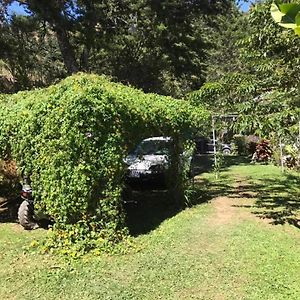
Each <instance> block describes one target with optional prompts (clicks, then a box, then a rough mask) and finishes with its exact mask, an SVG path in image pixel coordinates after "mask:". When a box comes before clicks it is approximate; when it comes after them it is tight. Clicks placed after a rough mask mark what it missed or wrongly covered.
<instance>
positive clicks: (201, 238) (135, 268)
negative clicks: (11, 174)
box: [0, 163, 300, 300]
mask: <svg viewBox="0 0 300 300" xmlns="http://www.w3.org/2000/svg"><path fill="white" fill-rule="evenodd" d="M297 178H298V176H297V175H295V174H287V175H285V176H282V175H281V174H280V170H279V169H278V168H276V167H273V166H262V165H247V164H245V163H240V164H233V163H231V166H230V165H228V166H226V168H225V169H224V170H223V172H222V173H221V179H219V180H215V179H214V176H213V174H211V173H205V174H203V175H201V176H200V177H198V178H197V180H196V184H197V185H198V188H199V189H200V190H201V189H202V190H203V193H204V194H203V195H202V197H201V199H200V200H201V201H204V200H207V201H208V202H205V201H204V203H202V204H199V205H196V206H194V207H193V208H190V209H186V210H184V211H181V212H178V213H177V214H175V213H171V214H168V213H165V214H162V215H163V216H165V217H168V218H165V219H163V218H158V219H157V220H156V222H154V223H153V222H151V220H149V218H152V217H153V215H151V214H149V213H148V214H146V217H145V219H144V222H145V223H147V222H148V223H151V226H150V227H149V230H142V232H143V233H144V234H141V235H139V236H137V237H135V238H134V243H136V244H137V245H138V247H139V248H140V251H139V252H132V253H130V254H126V255H118V256H117V255H115V256H107V255H103V256H99V257H92V256H85V257H83V258H82V259H79V260H76V261H67V260H64V259H62V258H58V257H54V256H51V255H41V254H38V253H33V252H32V251H31V250H30V251H27V250H26V249H25V248H24V246H27V245H29V244H30V242H31V241H33V240H36V239H37V240H38V239H40V238H42V237H43V236H45V235H46V232H45V231H43V230H37V231H34V232H25V231H23V230H20V228H19V227H18V225H16V224H11V223H6V224H0V258H1V260H0V261H1V268H0V299H22V300H23V299H24V300H26V299H33V298H38V299H56V298H59V299H268V300H269V299H278V300H279V299H280V300H281V299H300V272H299V271H300V260H299V252H300V231H299V229H298V228H297V227H295V226H294V224H293V223H292V222H288V221H284V222H282V223H281V224H283V225H275V223H276V222H275V223H272V220H273V219H271V215H268V217H269V218H267V215H264V213H266V214H267V213H268V212H269V210H273V211H274V210H275V211H277V210H280V209H282V210H284V209H286V207H288V206H289V205H290V204H289V202H290V198H291V197H288V196H287V195H290V196H291V195H292V198H293V199H294V200H293V201H294V202H293V203H294V206H293V207H292V212H293V213H295V214H296V213H297V211H298V208H297V206H296V204H295V202H296V196H297V195H299V184H298V181H297V180H298V179H297ZM237 180H240V181H243V182H246V181H247V182H248V183H250V184H251V185H247V187H246V188H247V191H248V192H249V191H257V192H258V194H257V197H256V198H255V199H251V201H252V202H251V203H252V204H251V205H241V206H240V207H239V208H237V209H238V210H239V211H240V212H242V213H245V214H247V217H246V218H244V219H237V220H236V221H235V222H229V223H226V224H223V225H218V224H217V223H215V222H214V220H215V216H216V215H215V214H216V211H215V207H214V200H213V199H214V198H215V197H218V196H224V195H227V196H228V197H230V196H231V195H232V194H233V193H234V192H235V189H236V187H235V186H234V183H235V182H236V181H237ZM278 195H279V196H278ZM278 197H279V198H280V199H281V202H280V206H279V204H278V201H279V200H278ZM272 201H273V202H272ZM241 203H242V204H244V202H243V201H242V202H241ZM267 204H268V205H267ZM270 205H274V208H273V209H272V208H270ZM262 216H264V217H266V218H267V219H268V220H270V222H271V223H272V224H274V225H272V224H267V223H266V222H263V221H261V217H262ZM289 217H290V218H293V217H294V218H296V217H295V216H294V215H293V214H292V215H290V216H289ZM142 219H143V218H142V217H140V219H139V222H142ZM276 224H279V223H278V222H277V223H276Z"/></svg>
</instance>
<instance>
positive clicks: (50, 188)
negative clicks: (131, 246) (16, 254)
mask: <svg viewBox="0 0 300 300" xmlns="http://www.w3.org/2000/svg"><path fill="white" fill-rule="evenodd" d="M1 99H2V101H0V154H1V156H2V157H5V156H7V155H10V156H12V157H13V159H14V160H15V161H16V162H17V164H18V167H19V169H20V170H21V171H22V172H25V173H27V174H29V175H30V176H31V181H32V187H33V191H34V198H35V203H36V205H37V206H38V207H39V208H42V209H43V210H45V211H46V212H47V213H48V214H49V215H51V216H52V217H53V218H54V219H55V221H56V223H55V226H54V230H53V234H54V238H52V239H51V241H52V242H51V243H50V242H49V243H48V245H50V246H51V245H52V246H54V247H60V248H61V247H63V248H67V247H69V246H68V245H74V244H76V245H80V247H81V249H84V251H85V250H89V249H91V248H96V247H98V246H99V245H100V244H101V245H103V241H109V242H111V243H115V242H118V241H119V240H121V239H122V237H123V236H124V235H126V234H127V230H126V226H125V222H124V219H125V218H124V212H123V208H122V203H121V200H120V194H121V189H122V186H123V178H124V164H123V161H122V159H123V157H124V156H125V155H126V152H127V149H128V148H129V147H130V146H132V145H133V144H135V143H136V142H137V141H139V140H141V139H142V138H144V137H148V136H153V135H165V136H167V135H169V136H172V137H174V140H180V139H181V136H182V135H183V134H184V133H186V132H187V131H189V130H191V129H192V128H201V127H202V126H203V124H204V123H205V122H206V120H207V119H208V113H207V112H206V111H205V110H204V109H202V108H198V107H194V106H192V105H190V104H188V103H187V102H185V101H182V100H175V99H172V98H170V97H163V96H159V95H155V94H145V93H143V92H142V91H139V90H136V89H133V88H130V87H126V86H123V85H121V84H116V83H112V82H110V81H108V80H107V79H106V78H105V77H101V76H96V75H87V74H78V75H74V76H71V77H69V78H67V79H65V80H63V81H62V82H61V83H59V84H57V85H53V86H51V87H49V88H46V89H39V90H34V91H31V92H20V93H18V94H16V95H12V96H6V97H3V96H2V97H1ZM175 178H176V176H175ZM104 244H105V243H104ZM76 247H77V246H76Z"/></svg>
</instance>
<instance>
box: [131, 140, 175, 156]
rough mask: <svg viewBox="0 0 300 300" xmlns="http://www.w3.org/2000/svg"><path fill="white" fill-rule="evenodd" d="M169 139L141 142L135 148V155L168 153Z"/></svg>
mask: <svg viewBox="0 0 300 300" xmlns="http://www.w3.org/2000/svg"><path fill="white" fill-rule="evenodd" d="M170 145H171V142H170V141H166V140H148V141H143V142H141V143H140V144H139V145H138V146H137V148H136V150H135V154H136V155H168V154H169V152H170Z"/></svg>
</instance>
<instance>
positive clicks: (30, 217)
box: [18, 200, 39, 230]
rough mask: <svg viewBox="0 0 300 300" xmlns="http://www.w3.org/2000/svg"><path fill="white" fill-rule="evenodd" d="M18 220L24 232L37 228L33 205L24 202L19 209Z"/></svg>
mask: <svg viewBox="0 0 300 300" xmlns="http://www.w3.org/2000/svg"><path fill="white" fill-rule="evenodd" d="M18 220H19V223H20V224H21V225H22V226H23V227H24V228H25V229H26V230H33V229H37V228H38V227H39V225H38V224H37V222H36V221H35V219H34V208H33V204H32V203H30V202H29V201H27V200H24V201H23V202H22V203H21V205H20V207H19V210H18Z"/></svg>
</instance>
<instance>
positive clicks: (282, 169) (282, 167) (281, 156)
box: [279, 138, 284, 172]
mask: <svg viewBox="0 0 300 300" xmlns="http://www.w3.org/2000/svg"><path fill="white" fill-rule="evenodd" d="M282 146H283V145H282V143H281V138H279V147H280V164H281V172H284V165H283V149H282V148H283V147H282Z"/></svg>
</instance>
